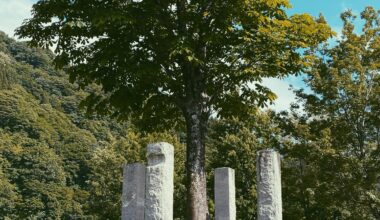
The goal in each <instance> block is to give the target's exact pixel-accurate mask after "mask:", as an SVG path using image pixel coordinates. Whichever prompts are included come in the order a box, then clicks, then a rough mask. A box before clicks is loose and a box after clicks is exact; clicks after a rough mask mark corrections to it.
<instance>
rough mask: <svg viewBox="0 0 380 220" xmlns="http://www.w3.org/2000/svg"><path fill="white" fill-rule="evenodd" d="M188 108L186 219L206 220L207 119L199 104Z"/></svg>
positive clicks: (186, 117)
mask: <svg viewBox="0 0 380 220" xmlns="http://www.w3.org/2000/svg"><path fill="white" fill-rule="evenodd" d="M194 104H195V105H192V106H188V108H187V109H186V113H185V120H186V127H187V135H186V136H187V140H186V142H187V150H186V171H187V216H186V217H187V219H191V220H206V219H208V216H209V213H208V205H207V194H206V171H205V143H204V141H205V132H206V127H207V118H205V117H204V116H203V111H202V109H201V105H200V103H194Z"/></svg>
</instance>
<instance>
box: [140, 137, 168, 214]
mask: <svg viewBox="0 0 380 220" xmlns="http://www.w3.org/2000/svg"><path fill="white" fill-rule="evenodd" d="M147 157H148V167H147V169H146V191H145V220H172V219H173V192H174V183H173V178H174V148H173V146H172V145H171V144H168V143H165V142H160V143H154V144H149V145H148V149H147Z"/></svg>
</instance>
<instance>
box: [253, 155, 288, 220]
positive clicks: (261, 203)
mask: <svg viewBox="0 0 380 220" xmlns="http://www.w3.org/2000/svg"><path fill="white" fill-rule="evenodd" d="M256 171H257V173H256V175H257V195H258V201H257V216H258V220H282V200H281V159H280V154H279V153H278V152H277V151H275V150H273V149H265V150H261V151H259V152H258V153H257V165H256Z"/></svg>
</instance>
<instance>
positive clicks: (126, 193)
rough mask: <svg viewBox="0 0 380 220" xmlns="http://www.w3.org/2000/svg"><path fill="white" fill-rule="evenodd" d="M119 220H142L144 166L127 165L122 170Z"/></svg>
mask: <svg viewBox="0 0 380 220" xmlns="http://www.w3.org/2000/svg"><path fill="white" fill-rule="evenodd" d="M121 201H122V207H121V219H122V220H144V201H145V166H144V165H142V164H139V163H135V164H127V165H125V166H124V169H123V195H122V200H121Z"/></svg>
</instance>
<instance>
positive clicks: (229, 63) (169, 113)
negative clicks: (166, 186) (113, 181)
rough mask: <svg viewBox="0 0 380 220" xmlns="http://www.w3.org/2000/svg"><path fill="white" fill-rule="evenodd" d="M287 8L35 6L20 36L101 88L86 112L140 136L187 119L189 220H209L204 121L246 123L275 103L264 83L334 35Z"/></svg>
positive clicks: (117, 0) (240, 1)
mask: <svg viewBox="0 0 380 220" xmlns="http://www.w3.org/2000/svg"><path fill="white" fill-rule="evenodd" d="M288 7H290V5H289V2H288V1H287V0H271V1H268V0H255V1H253V0H249V1H247V0H234V1H232V0H227V1H226V0H223V1H221V0H216V1H209V0H188V1H180V0H156V1H151V0H139V1H136V0H113V1H106V0H104V1H84V0H74V1H62V0H51V1H42V0H40V1H38V2H37V3H36V4H35V5H34V6H33V12H32V13H33V17H32V18H31V19H29V20H26V21H25V22H24V24H23V26H22V27H20V28H19V29H18V31H17V33H18V35H19V36H21V37H29V38H30V39H31V41H30V43H31V44H32V45H34V46H42V47H49V46H52V45H56V50H55V52H56V54H57V56H56V58H55V64H56V65H57V67H59V68H63V67H65V66H67V71H68V73H69V74H70V77H71V80H72V81H73V82H74V81H75V82H76V83H78V84H79V85H80V86H81V87H82V88H83V87H85V86H87V85H89V84H92V83H96V84H99V85H101V92H99V93H94V94H93V95H91V96H89V97H88V98H87V99H86V101H85V102H84V103H85V104H86V106H87V107H88V110H89V111H90V112H92V111H97V112H99V113H106V114H112V115H113V116H116V117H118V118H119V119H126V118H134V119H138V121H139V123H140V125H142V127H143V128H145V129H157V128H164V127H166V126H171V125H173V123H172V122H173V119H174V120H175V119H179V118H183V119H184V121H185V124H186V128H187V156H186V158H187V160H186V170H187V179H188V181H187V184H188V186H187V188H188V195H187V198H188V202H187V204H188V208H187V209H188V214H187V215H188V218H189V219H198V220H199V219H206V218H207V215H208V208H207V196H206V174H205V143H204V142H205V135H206V130H207V124H208V119H209V118H210V115H212V113H213V112H214V111H215V112H216V113H217V114H218V115H219V116H220V117H226V116H231V115H236V114H237V115H244V113H245V112H246V111H248V110H249V109H251V108H250V107H252V106H255V105H257V104H259V105H262V104H263V103H265V101H268V100H273V99H274V97H275V96H274V94H272V93H271V92H270V90H268V89H267V88H265V87H263V86H262V85H260V83H259V82H260V80H261V77H282V76H285V75H287V74H290V73H297V72H300V71H301V70H302V69H303V68H304V67H305V66H306V65H307V63H308V59H309V58H310V56H302V54H301V52H303V51H307V49H308V48H310V47H314V46H316V45H317V44H318V43H320V42H321V41H324V40H325V39H327V38H328V37H329V36H331V34H332V32H331V30H330V28H329V27H328V25H327V24H326V23H325V22H324V20H323V19H322V18H319V19H317V20H314V19H313V18H312V17H310V16H309V15H306V14H302V15H294V16H291V17H288V16H287V15H286V12H285V9H286V8H288ZM300 48H303V49H302V50H300ZM175 121H180V120H175Z"/></svg>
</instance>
